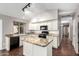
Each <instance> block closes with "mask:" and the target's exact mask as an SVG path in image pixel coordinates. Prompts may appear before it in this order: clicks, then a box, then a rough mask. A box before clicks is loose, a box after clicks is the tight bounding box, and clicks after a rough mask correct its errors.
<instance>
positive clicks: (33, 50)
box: [23, 35, 53, 56]
mask: <svg viewBox="0 0 79 59" xmlns="http://www.w3.org/2000/svg"><path fill="white" fill-rule="evenodd" d="M52 42H53V36H50V35H49V36H48V37H47V38H46V39H45V38H39V37H38V36H36V35H27V36H26V37H25V39H24V40H23V55H25V56H52Z"/></svg>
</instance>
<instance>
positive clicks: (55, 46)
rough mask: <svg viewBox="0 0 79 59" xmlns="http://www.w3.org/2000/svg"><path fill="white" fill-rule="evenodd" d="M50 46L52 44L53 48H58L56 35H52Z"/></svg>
mask: <svg viewBox="0 0 79 59" xmlns="http://www.w3.org/2000/svg"><path fill="white" fill-rule="evenodd" d="M52 46H53V48H58V46H59V39H58V37H53V42H52Z"/></svg>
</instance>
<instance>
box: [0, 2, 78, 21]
mask: <svg viewBox="0 0 79 59" xmlns="http://www.w3.org/2000/svg"><path fill="white" fill-rule="evenodd" d="M25 5H26V3H0V14H4V15H8V16H12V17H17V18H21V19H26V18H28V17H29V18H32V17H36V16H37V15H41V13H42V14H44V15H45V14H48V15H50V16H51V14H52V13H51V12H52V10H59V12H60V13H59V14H60V15H68V14H72V13H74V12H75V11H76V9H77V8H78V6H79V4H78V3H32V4H31V7H30V8H27V11H28V12H26V15H25V14H24V12H23V11H22V8H23V7H24V6H25Z"/></svg>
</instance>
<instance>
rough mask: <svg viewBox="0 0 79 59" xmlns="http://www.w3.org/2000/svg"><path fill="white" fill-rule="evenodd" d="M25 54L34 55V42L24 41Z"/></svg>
mask: <svg viewBox="0 0 79 59" xmlns="http://www.w3.org/2000/svg"><path fill="white" fill-rule="evenodd" d="M23 55H26V56H32V44H30V43H27V42H23Z"/></svg>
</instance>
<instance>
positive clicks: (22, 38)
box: [19, 36, 25, 46]
mask: <svg viewBox="0 0 79 59" xmlns="http://www.w3.org/2000/svg"><path fill="white" fill-rule="evenodd" d="M24 39H25V36H20V44H19V46H23V40H24Z"/></svg>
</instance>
